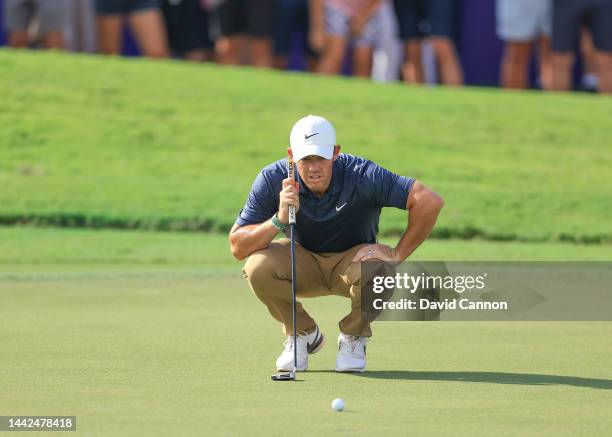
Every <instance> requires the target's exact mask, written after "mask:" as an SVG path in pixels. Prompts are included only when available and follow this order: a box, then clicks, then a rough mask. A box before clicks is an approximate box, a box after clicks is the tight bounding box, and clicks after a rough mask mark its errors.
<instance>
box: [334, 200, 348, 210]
mask: <svg viewBox="0 0 612 437" xmlns="http://www.w3.org/2000/svg"><path fill="white" fill-rule="evenodd" d="M346 204H347V202H344V203H343V204H342V205H340V206H336V211H340V210H341V209H342V208H344V207H345V206H346Z"/></svg>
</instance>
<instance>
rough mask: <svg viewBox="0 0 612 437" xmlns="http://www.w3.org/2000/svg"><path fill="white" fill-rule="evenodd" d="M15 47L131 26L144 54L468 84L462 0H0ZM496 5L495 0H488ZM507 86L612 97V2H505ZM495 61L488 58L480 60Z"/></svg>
mask: <svg viewBox="0 0 612 437" xmlns="http://www.w3.org/2000/svg"><path fill="white" fill-rule="evenodd" d="M0 1H2V2H3V22H4V23H3V24H4V28H5V30H6V31H7V32H8V43H9V45H10V46H12V47H16V48H25V47H36V46H38V47H46V48H53V49H69V50H73V51H96V52H99V53H103V54H106V55H115V54H119V53H120V52H121V50H122V47H123V41H122V39H123V38H124V36H125V31H124V28H125V27H127V28H128V29H129V30H130V32H131V35H133V38H134V40H135V41H136V43H137V46H138V50H139V51H140V53H141V54H142V55H144V56H149V57H153V58H167V57H175V58H182V59H185V60H189V61H195V62H218V63H220V64H232V65H239V64H240V65H252V66H256V67H267V68H278V69H287V68H289V67H290V63H291V60H292V59H293V57H292V55H293V54H294V53H295V52H296V51H298V52H300V53H301V54H302V56H301V59H302V68H303V69H306V70H309V71H312V72H316V73H319V74H341V73H344V74H347V73H350V74H352V75H354V76H360V77H374V78H378V79H379V80H395V79H398V78H399V79H401V80H403V81H405V82H406V83H410V84H413V83H416V84H418V83H431V82H436V83H440V84H444V85H450V86H460V85H462V84H463V82H464V79H463V72H462V67H461V62H460V60H459V57H458V54H457V49H456V46H455V38H456V37H457V35H458V29H457V23H458V19H457V13H458V2H459V1H460V0H0ZM491 1H494V0H491ZM496 32H497V35H498V37H499V38H500V39H501V40H503V41H504V44H505V49H504V55H503V58H502V61H501V66H500V71H501V73H500V84H501V86H503V87H506V88H517V89H520V88H528V87H529V85H530V76H529V75H530V73H529V72H530V65H531V63H532V59H533V58H534V57H535V58H536V59H537V65H538V68H537V78H538V79H537V83H538V86H539V87H540V88H542V89H544V90H570V89H572V88H573V76H572V75H573V71H574V64H575V61H576V59H577V55H579V56H580V57H581V59H582V65H583V70H584V74H583V78H582V87H583V88H584V89H588V90H598V91H600V92H602V93H612V0H496ZM483 62H486V60H483Z"/></svg>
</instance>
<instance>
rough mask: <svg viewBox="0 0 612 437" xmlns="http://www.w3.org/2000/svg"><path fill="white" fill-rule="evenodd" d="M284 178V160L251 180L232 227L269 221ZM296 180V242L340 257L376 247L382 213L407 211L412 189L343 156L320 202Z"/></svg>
mask: <svg viewBox="0 0 612 437" xmlns="http://www.w3.org/2000/svg"><path fill="white" fill-rule="evenodd" d="M296 173H297V172H296ZM287 175H288V172H287V159H281V160H279V161H276V162H274V163H272V164H270V165H268V166H267V167H265V168H264V169H263V170H262V171H261V172H260V173H259V175H258V176H257V178H256V179H255V182H254V183H253V187H252V189H251V192H250V193H249V198H248V199H247V201H246V204H245V205H244V208H242V210H241V211H240V214H239V215H238V219H237V220H236V223H237V224H238V225H239V226H245V225H250V224H256V223H263V222H265V221H266V220H268V219H270V218H271V217H272V216H273V215H274V214H275V213H276V212H277V211H278V206H279V193H280V192H281V190H282V181H283V179H286V178H287V177H288V176H287ZM297 178H298V180H299V181H300V210H299V211H298V213H297V216H296V241H297V242H299V243H300V244H301V245H302V246H303V247H305V248H306V249H308V250H310V251H311V252H315V253H325V252H342V251H345V250H348V249H350V248H351V247H354V246H356V245H358V244H362V243H375V242H376V241H377V240H376V236H377V234H378V221H379V219H380V211H381V209H382V208H383V207H385V206H394V207H396V208H400V209H406V201H407V199H408V194H409V192H410V189H411V188H412V184H414V178H407V177H404V176H398V175H396V174H394V173H392V172H390V171H389V170H386V169H384V168H382V167H380V166H378V165H376V164H375V163H373V162H372V161H369V160H367V159H364V158H360V157H358V156H353V155H347V154H345V153H342V154H340V155H339V156H338V159H336V161H334V163H333V167H332V179H331V183H330V186H329V188H328V190H327V192H326V193H325V194H324V195H323V197H321V198H319V197H317V196H316V195H315V194H314V193H312V192H311V191H310V190H309V189H308V187H307V186H306V184H304V183H302V182H301V180H300V179H299V173H298V174H297ZM287 232H288V230H287Z"/></svg>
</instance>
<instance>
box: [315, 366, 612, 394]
mask: <svg viewBox="0 0 612 437" xmlns="http://www.w3.org/2000/svg"><path fill="white" fill-rule="evenodd" d="M314 372H317V371H316V370H315V371H314ZM319 372H328V371H326V370H319ZM329 372H332V371H329ZM309 373H310V371H309ZM347 375H353V376H356V377H359V378H372V379H395V380H398V379H401V380H407V381H446V382H483V383H489V384H518V385H567V386H572V387H586V388H596V389H600V390H612V380H610V379H596V378H582V377H579V376H560V375H541V374H537V373H506V372H418V371H417V372H411V371H407V370H373V371H366V372H364V373H350V374H347Z"/></svg>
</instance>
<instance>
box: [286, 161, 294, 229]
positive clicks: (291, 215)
mask: <svg viewBox="0 0 612 437" xmlns="http://www.w3.org/2000/svg"><path fill="white" fill-rule="evenodd" d="M287 172H288V173H289V177H290V178H291V179H293V180H294V181H295V166H294V165H293V159H292V158H291V157H289V158H287ZM289 224H290V225H291V224H295V206H293V205H292V206H289Z"/></svg>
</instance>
